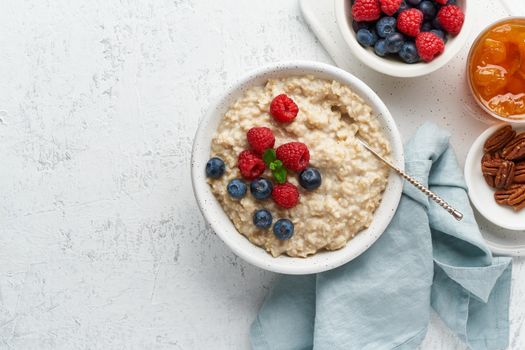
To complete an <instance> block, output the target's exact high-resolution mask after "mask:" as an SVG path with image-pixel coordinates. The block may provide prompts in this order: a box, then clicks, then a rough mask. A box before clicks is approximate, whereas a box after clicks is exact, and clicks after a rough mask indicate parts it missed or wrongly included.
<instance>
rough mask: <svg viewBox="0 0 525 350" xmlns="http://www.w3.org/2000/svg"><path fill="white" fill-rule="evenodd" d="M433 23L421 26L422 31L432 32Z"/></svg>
mask: <svg viewBox="0 0 525 350" xmlns="http://www.w3.org/2000/svg"><path fill="white" fill-rule="evenodd" d="M432 28H434V27H432V23H430V22H424V23H423V24H422V25H421V31H422V32H430V31H431V30H432Z"/></svg>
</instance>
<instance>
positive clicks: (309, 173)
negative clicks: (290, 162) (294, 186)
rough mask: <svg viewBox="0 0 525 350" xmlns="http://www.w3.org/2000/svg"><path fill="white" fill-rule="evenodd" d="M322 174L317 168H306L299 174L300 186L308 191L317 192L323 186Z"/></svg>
mask: <svg viewBox="0 0 525 350" xmlns="http://www.w3.org/2000/svg"><path fill="white" fill-rule="evenodd" d="M321 182H322V179H321V173H320V172H319V169H316V168H306V169H304V170H303V171H301V173H299V184H300V185H301V186H302V187H303V188H304V189H307V190H315V189H316V188H318V187H319V186H321Z"/></svg>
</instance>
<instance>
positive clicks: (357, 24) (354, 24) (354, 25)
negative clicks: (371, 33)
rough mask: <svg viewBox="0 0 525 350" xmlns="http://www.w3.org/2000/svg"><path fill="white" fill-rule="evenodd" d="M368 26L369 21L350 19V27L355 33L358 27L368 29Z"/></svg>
mask: <svg viewBox="0 0 525 350" xmlns="http://www.w3.org/2000/svg"><path fill="white" fill-rule="evenodd" d="M368 28H370V23H369V22H358V21H352V29H353V30H354V32H356V33H357V32H358V31H359V29H368Z"/></svg>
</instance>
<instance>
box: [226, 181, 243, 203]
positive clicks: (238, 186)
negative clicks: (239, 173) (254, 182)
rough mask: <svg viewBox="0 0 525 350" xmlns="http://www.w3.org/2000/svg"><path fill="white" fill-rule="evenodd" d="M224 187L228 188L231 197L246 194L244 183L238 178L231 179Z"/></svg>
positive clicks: (237, 197)
mask: <svg viewBox="0 0 525 350" xmlns="http://www.w3.org/2000/svg"><path fill="white" fill-rule="evenodd" d="M226 189H227V190H228V194H229V195H230V196H231V197H232V198H236V199H239V198H242V197H244V195H245V194H246V190H247V187H246V184H245V183H244V182H243V181H242V180H240V179H233V180H231V181H230V182H229V183H228V186H226Z"/></svg>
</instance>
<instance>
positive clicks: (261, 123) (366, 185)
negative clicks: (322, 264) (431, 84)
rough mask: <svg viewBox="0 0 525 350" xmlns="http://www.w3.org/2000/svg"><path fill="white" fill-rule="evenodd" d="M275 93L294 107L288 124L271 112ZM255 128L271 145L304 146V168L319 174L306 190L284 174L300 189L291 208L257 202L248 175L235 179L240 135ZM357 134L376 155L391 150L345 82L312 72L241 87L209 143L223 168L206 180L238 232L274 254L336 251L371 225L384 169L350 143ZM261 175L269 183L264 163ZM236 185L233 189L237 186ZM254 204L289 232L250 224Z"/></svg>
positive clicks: (243, 139)
mask: <svg viewBox="0 0 525 350" xmlns="http://www.w3.org/2000/svg"><path fill="white" fill-rule="evenodd" d="M281 94H286V95H287V96H288V97H289V98H291V99H292V100H293V101H294V102H295V103H296V105H297V106H298V109H299V111H298V113H297V116H296V117H295V120H294V121H293V122H289V123H280V122H277V121H276V120H275V119H274V117H272V115H271V114H270V104H271V103H272V100H273V99H274V98H275V97H276V96H278V95H281ZM256 127H259V128H260V127H266V128H269V129H270V130H271V131H272V132H273V135H274V138H275V148H277V147H278V145H283V144H286V143H290V142H292V143H303V144H304V145H306V146H307V148H308V151H309V156H310V157H309V166H310V167H314V168H315V169H318V171H319V173H320V174H321V176H322V182H321V185H320V186H319V187H318V188H316V189H315V190H311V189H310V190H307V189H306V188H305V187H304V186H301V184H299V180H298V173H297V172H295V171H290V170H289V171H288V174H287V180H286V181H287V182H288V183H290V184H292V185H293V186H292V187H296V188H297V191H298V192H299V202H298V203H297V205H295V206H294V207H293V208H285V207H283V206H282V205H277V204H276V202H275V201H274V200H272V198H269V199H264V200H261V199H256V198H255V196H254V195H252V194H250V180H245V179H244V180H243V179H242V176H241V172H240V170H239V168H238V167H237V164H238V157H239V154H241V152H243V151H245V150H248V149H250V145H249V144H248V141H247V132H248V131H249V130H250V129H252V128H256ZM357 133H359V136H360V137H361V138H363V139H364V140H365V141H366V142H367V143H368V144H370V146H372V147H373V148H374V149H376V150H377V151H378V152H379V153H381V154H382V155H388V154H389V153H390V145H389V143H388V141H387V139H386V138H385V136H384V135H383V133H382V130H381V126H380V122H379V120H378V119H377V118H376V116H375V115H374V112H373V110H372V109H371V107H369V106H368V105H367V104H366V103H365V102H364V101H363V100H362V99H361V98H360V97H359V96H358V95H356V94H355V93H354V92H353V91H352V90H351V89H350V88H349V87H347V86H345V85H342V84H341V83H339V82H337V81H328V80H322V79H318V78H315V77H313V76H292V77H288V78H283V79H271V80H269V81H268V82H267V83H266V85H265V86H255V87H252V88H249V89H248V90H246V92H245V93H244V95H243V96H242V97H240V98H239V99H238V100H237V101H236V102H234V103H233V104H232V105H231V106H230V109H229V110H228V111H227V112H226V113H225V115H224V117H223V119H222V121H221V122H220V125H219V127H218V128H217V131H216V133H215V135H214V137H213V140H212V145H211V155H212V156H213V157H218V158H220V159H222V160H223V162H224V163H223V164H225V166H224V165H223V169H222V170H221V176H220V177H217V178H215V179H213V178H210V179H208V182H209V184H210V186H211V189H212V192H213V193H214V195H215V196H216V198H217V199H218V200H219V202H220V203H221V205H222V207H223V208H224V211H225V212H226V214H227V215H228V216H229V218H230V219H231V221H232V222H233V224H234V225H235V227H236V228H237V230H238V231H239V232H240V233H241V234H243V235H244V236H246V238H248V239H249V240H250V241H251V242H252V243H253V244H256V245H258V246H260V247H262V248H264V249H265V250H266V251H268V252H269V253H270V254H272V255H273V256H279V255H281V254H287V255H289V256H293V257H307V256H308V255H312V254H315V253H316V252H318V251H320V250H336V249H340V248H342V247H344V246H345V245H346V243H347V242H348V241H349V240H351V239H352V238H353V237H354V236H355V235H356V234H358V233H359V232H360V231H361V230H363V229H365V228H367V227H368V226H369V225H370V223H371V222H372V218H373V213H374V211H375V210H376V208H377V207H378V206H379V204H380V202H381V198H382V194H383V191H384V190H385V187H386V185H387V178H388V173H389V171H388V169H387V168H386V166H385V165H383V164H382V163H381V162H380V161H378V160H377V159H376V158H375V157H374V156H372V155H371V154H370V153H368V152H367V151H366V150H365V149H363V148H362V147H361V146H359V145H358V144H357V143H356V140H355V135H356V134H357ZM278 153H279V151H278ZM261 176H262V177H264V178H266V179H269V180H271V181H275V180H274V179H273V177H272V172H271V171H270V169H269V168H266V169H265V170H264V173H263V174H262V175H261ZM232 179H240V180H243V181H244V183H245V184H246V187H245V188H244V189H243V188H241V189H240V190H244V191H245V193H246V194H245V195H244V192H243V193H241V194H242V195H243V196H242V197H241V196H238V197H237V198H234V197H232V193H231V192H229V189H227V188H228V185H229V184H230V182H231V181H232ZM238 182H242V181H238ZM241 185H242V186H244V185H243V184H241ZM246 188H247V189H246ZM274 188H275V187H274ZM235 189H236V190H237V191H239V187H238V186H237V187H235ZM241 192H242V191H241ZM261 209H266V210H267V212H269V213H271V216H272V217H273V222H274V223H275V222H276V221H278V220H279V219H283V218H285V219H288V220H290V221H291V223H292V224H293V235H292V236H291V237H288V238H287V239H282V237H281V238H280V239H279V238H278V237H276V235H275V234H274V233H272V229H271V228H266V229H261V228H259V227H257V226H255V225H254V220H255V219H254V217H253V215H254V212H256V211H257V210H261ZM275 225H277V224H276V223H275V224H274V226H275ZM274 230H275V227H274Z"/></svg>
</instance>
